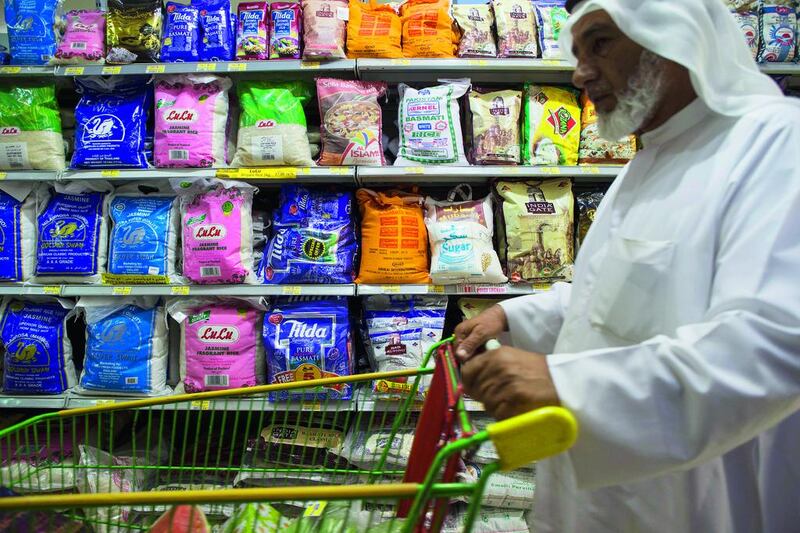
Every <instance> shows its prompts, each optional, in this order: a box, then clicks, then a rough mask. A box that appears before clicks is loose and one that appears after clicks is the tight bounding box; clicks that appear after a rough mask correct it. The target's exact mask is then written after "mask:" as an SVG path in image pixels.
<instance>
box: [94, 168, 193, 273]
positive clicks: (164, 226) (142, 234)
mask: <svg viewBox="0 0 800 533" xmlns="http://www.w3.org/2000/svg"><path fill="white" fill-rule="evenodd" d="M109 218H110V220H111V233H110V236H109V246H108V272H107V273H106V274H104V275H103V282H104V283H114V284H125V285H131V284H142V283H147V284H150V283H170V282H173V283H174V282H178V281H180V280H179V277H178V275H177V272H176V270H175V268H176V267H175V265H176V262H177V247H178V233H179V225H180V209H179V202H178V199H177V198H176V197H175V193H174V192H173V191H172V190H171V189H168V188H167V187H166V186H164V185H158V186H155V185H138V184H130V185H125V186H123V187H120V188H118V189H117V190H116V191H115V192H114V194H112V196H111V201H110V205H109Z"/></svg>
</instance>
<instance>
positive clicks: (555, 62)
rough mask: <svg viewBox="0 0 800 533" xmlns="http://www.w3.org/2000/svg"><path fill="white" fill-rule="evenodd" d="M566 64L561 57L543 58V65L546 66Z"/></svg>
mask: <svg viewBox="0 0 800 533" xmlns="http://www.w3.org/2000/svg"><path fill="white" fill-rule="evenodd" d="M563 64H564V62H563V61H561V60H560V59H542V65H544V66H546V67H560V66H562V65H563Z"/></svg>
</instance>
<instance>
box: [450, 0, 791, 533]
mask: <svg viewBox="0 0 800 533" xmlns="http://www.w3.org/2000/svg"><path fill="white" fill-rule="evenodd" d="M569 3H570V4H577V6H570V7H571V8H572V16H571V18H570V19H569V21H568V22H567V24H566V26H565V27H564V29H563V30H562V32H561V37H560V38H561V45H562V50H564V52H565V54H567V55H570V52H571V59H572V60H574V61H576V62H577V69H576V71H575V74H574V80H573V81H574V83H575V85H577V86H578V87H582V88H585V89H586V90H587V91H588V92H589V96H590V98H591V99H592V100H593V101H594V102H595V104H596V106H597V110H598V115H599V127H600V132H601V134H602V135H603V136H604V137H605V138H608V139H618V138H621V137H623V136H624V135H626V134H629V133H633V132H636V133H638V134H640V136H641V141H642V144H643V149H642V151H640V152H639V153H638V155H637V156H636V158H635V159H634V160H633V161H632V162H631V163H630V164H629V165H628V166H627V167H625V169H624V170H623V171H622V173H621V174H620V176H619V177H618V178H617V179H616V180H615V182H614V184H613V185H612V186H611V189H610V190H609V192H608V194H607V195H606V197H605V199H604V200H603V202H602V204H601V206H600V208H599V210H598V212H597V216H596V219H595V221H594V224H593V226H592V228H591V230H590V231H589V234H588V236H587V238H586V241H585V243H584V244H583V246H582V247H581V250H580V254H579V256H578V259H577V263H576V265H575V276H574V282H573V283H572V285H568V284H565V283H559V284H556V285H555V286H554V287H553V289H552V290H551V291H549V292H546V293H542V294H537V295H533V296H526V297H522V298H517V299H513V300H509V301H507V302H504V303H502V304H501V305H499V306H495V307H493V308H491V309H490V310H488V311H486V312H485V313H483V314H482V315H480V316H479V317H477V318H475V319H473V320H470V321H467V322H464V323H462V324H461V325H459V327H458V328H457V330H456V335H457V340H458V341H459V345H458V349H457V355H458V356H459V357H460V358H461V359H462V361H464V365H463V368H462V372H463V378H464V382H465V385H466V389H467V392H469V393H470V394H471V395H473V396H474V397H476V398H477V399H479V400H481V401H483V402H484V403H485V404H486V408H487V410H488V411H489V412H490V413H491V414H493V415H494V416H496V417H498V418H505V417H508V416H511V415H515V414H519V413H520V412H524V411H527V410H529V409H533V408H536V407H541V406H545V405H558V404H560V405H563V406H564V407H567V408H569V409H570V410H572V412H573V413H574V414H575V416H576V418H577V419H578V422H579V426H580V427H579V436H578V441H577V443H576V445H575V447H574V448H573V449H572V450H570V451H569V452H567V453H565V454H562V455H560V456H558V457H555V458H553V459H549V460H546V461H542V462H541V463H540V464H539V465H538V466H537V483H536V485H537V498H536V500H537V501H536V504H535V507H534V512H533V513H531V514H532V515H533V518H532V521H533V525H534V529H535V531H536V533H551V532H553V533H555V532H557V533H569V532H578V533H626V532H635V533H653V532H656V533H659V532H664V533H667V532H669V533H694V532H696V533H757V532H768V533H787V532H798V531H800V105H798V101H797V100H795V99H790V98H785V97H783V96H782V94H781V92H780V90H779V89H778V87H777V86H776V85H775V83H774V82H773V81H771V80H770V78H768V77H767V76H764V75H762V74H761V73H760V72H759V70H758V68H757V66H756V65H755V64H754V62H753V60H752V57H751V55H750V52H749V50H748V48H747V46H746V45H745V41H744V37H743V35H742V34H741V32H740V29H739V27H738V26H737V24H736V23H735V22H734V19H733V17H731V16H730V14H729V13H728V11H727V10H726V8H725V7H724V5H723V3H722V0H584V1H582V2H574V1H572V2H569ZM503 330H508V332H509V335H510V339H511V342H510V344H511V346H509V347H503V348H500V349H497V350H493V351H490V352H485V351H484V348H483V344H484V343H485V342H486V341H487V340H488V339H490V338H493V337H496V336H497V335H499V334H500V333H501V332H502V331H503ZM543 354H547V355H543Z"/></svg>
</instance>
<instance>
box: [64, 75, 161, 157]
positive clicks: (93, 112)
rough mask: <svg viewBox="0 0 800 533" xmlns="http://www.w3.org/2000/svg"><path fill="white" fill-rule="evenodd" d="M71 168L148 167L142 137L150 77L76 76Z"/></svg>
mask: <svg viewBox="0 0 800 533" xmlns="http://www.w3.org/2000/svg"><path fill="white" fill-rule="evenodd" d="M75 86H76V89H77V91H78V92H79V93H80V94H81V99H80V101H79V102H78V105H77V106H76V107H75V123H76V124H75V151H74V153H73V154H72V162H71V165H70V166H71V167H72V168H147V167H148V166H149V165H148V162H147V158H146V155H145V139H146V137H147V117H148V114H149V112H150V107H151V106H152V101H153V94H152V93H153V91H152V86H151V84H150V81H149V78H142V77H111V78H108V79H103V78H76V79H75Z"/></svg>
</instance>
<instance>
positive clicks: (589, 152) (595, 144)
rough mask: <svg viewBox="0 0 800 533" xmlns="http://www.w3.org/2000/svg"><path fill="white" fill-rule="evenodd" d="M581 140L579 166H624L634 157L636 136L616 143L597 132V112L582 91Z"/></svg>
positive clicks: (630, 136)
mask: <svg viewBox="0 0 800 533" xmlns="http://www.w3.org/2000/svg"><path fill="white" fill-rule="evenodd" d="M581 108H582V109H581V140H580V148H579V150H578V163H580V164H581V165H597V164H618V165H624V164H625V163H627V162H628V161H630V160H631V159H633V158H634V156H635V155H636V136H635V135H629V136H627V137H625V138H624V139H620V140H619V141H617V142H610V141H607V140H605V139H603V138H602V137H600V134H599V133H598V131H597V110H596V109H595V107H594V104H593V103H592V101H591V100H589V95H587V94H586V92H585V91H584V92H583V93H582V94H581Z"/></svg>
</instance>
